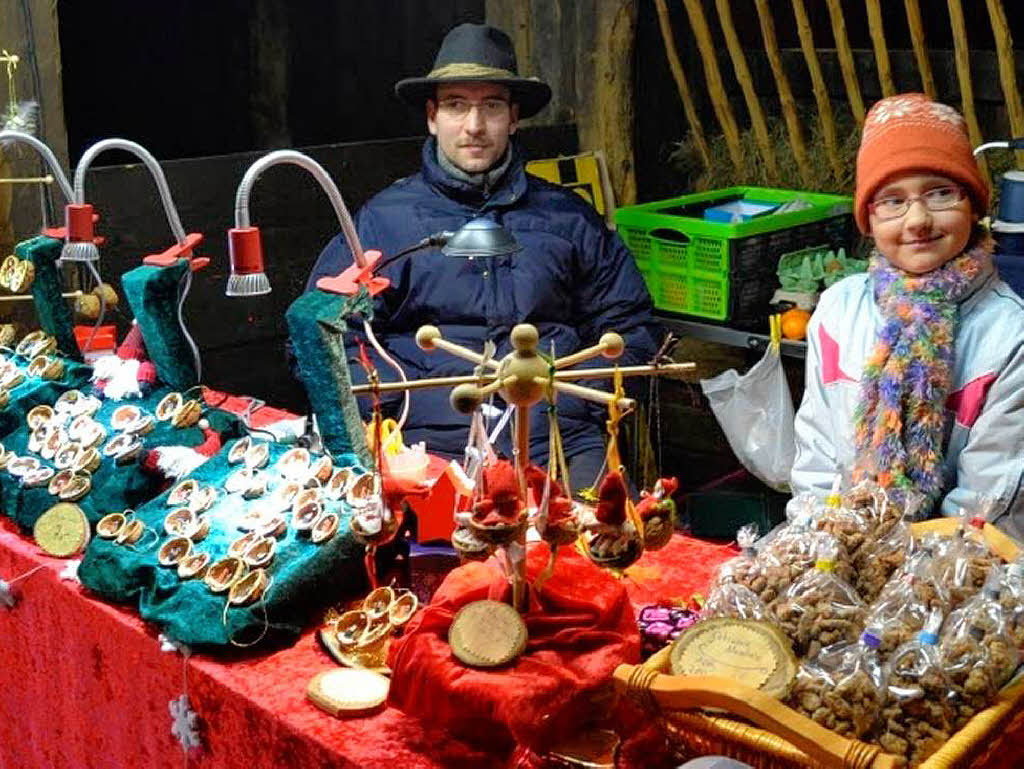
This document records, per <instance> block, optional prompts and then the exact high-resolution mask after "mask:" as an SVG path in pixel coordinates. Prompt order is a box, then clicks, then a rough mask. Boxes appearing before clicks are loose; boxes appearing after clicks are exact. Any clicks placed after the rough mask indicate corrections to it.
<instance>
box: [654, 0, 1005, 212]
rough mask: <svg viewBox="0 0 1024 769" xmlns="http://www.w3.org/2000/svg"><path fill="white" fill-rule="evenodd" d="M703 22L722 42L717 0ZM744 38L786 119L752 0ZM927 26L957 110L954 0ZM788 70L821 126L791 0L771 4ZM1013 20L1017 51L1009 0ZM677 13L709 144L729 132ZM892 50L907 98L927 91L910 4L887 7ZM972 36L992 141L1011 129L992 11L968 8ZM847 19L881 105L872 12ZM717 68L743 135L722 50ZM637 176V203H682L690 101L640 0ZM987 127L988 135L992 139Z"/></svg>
mask: <svg viewBox="0 0 1024 769" xmlns="http://www.w3.org/2000/svg"><path fill="white" fill-rule="evenodd" d="M703 4H704V14H705V17H706V18H707V20H708V24H709V26H710V28H711V33H712V36H713V38H714V39H715V40H716V41H721V40H722V33H721V29H720V27H719V23H718V15H717V11H716V10H715V2H714V0H703ZM730 6H731V7H732V17H733V22H734V24H735V27H736V34H737V36H738V37H739V39H740V43H741V45H742V46H743V49H744V54H745V55H746V57H747V62H748V65H749V67H750V71H751V75H752V76H753V80H754V86H755V90H756V91H757V93H758V95H759V97H760V101H761V104H762V107H763V108H764V109H765V111H766V113H768V114H775V115H777V114H778V112H779V100H778V92H777V90H776V86H775V81H774V79H773V77H772V73H771V69H770V67H769V64H768V60H767V57H766V55H765V53H764V42H763V39H762V37H761V31H760V27H759V23H758V15H757V10H756V8H755V5H754V0H730ZM805 6H806V9H807V14H808V17H809V19H810V22H811V27H812V29H813V32H814V41H815V44H816V47H817V53H818V58H819V60H820V62H821V67H822V72H823V74H824V78H825V83H826V86H827V87H828V90H829V94H830V96H831V98H832V104H833V107H835V108H837V109H838V110H839V111H843V110H845V109H846V106H845V105H846V104H847V101H846V98H847V97H846V90H845V88H844V85H843V78H842V73H841V71H840V68H839V61H838V57H837V56H836V52H835V41H834V37H833V34H832V27H831V24H830V21H829V14H828V8H827V6H826V4H825V2H824V0H806V2H805ZM920 6H921V17H922V23H923V25H924V30H925V39H926V41H927V44H928V47H929V51H930V59H931V63H932V71H933V74H934V77H935V85H936V89H937V91H938V93H937V98H939V99H940V100H941V101H945V102H948V103H950V104H953V105H958V104H959V102H960V88H959V82H958V80H957V74H956V66H955V64H954V61H953V37H952V30H951V27H950V24H949V11H948V6H947V3H946V0H920ZM771 8H772V14H773V18H774V20H775V27H776V33H777V35H778V42H779V46H780V48H781V49H782V60H783V66H784V68H785V70H786V74H787V75H788V77H789V78H790V83H791V85H792V88H793V93H794V96H795V98H796V100H797V103H798V106H799V107H801V108H803V109H805V110H806V111H807V114H808V118H807V119H808V120H817V118H816V114H817V109H816V107H815V103H814V98H813V95H812V91H811V83H810V76H809V74H808V72H807V65H806V63H805V61H804V58H803V54H802V53H801V52H800V47H799V46H800V43H799V39H798V36H797V31H796V22H795V20H794V17H793V9H792V4H791V3H790V2H789V0H780V2H773V3H771ZM1003 8H1004V9H1005V11H1006V16H1007V21H1008V23H1009V26H1010V29H1011V31H1012V33H1013V36H1014V43H1015V45H1016V46H1017V48H1018V49H1019V48H1020V46H1021V45H1022V43H1024V3H1022V2H1013V1H1011V0H1004V2H1003ZM668 9H669V15H670V17H671V20H672V27H673V30H674V32H675V42H676V48H677V49H678V52H679V56H680V59H681V60H682V64H683V69H684V70H685V72H686V75H687V78H688V80H689V83H690V86H691V89H692V90H693V92H694V98H695V101H696V106H697V110H698V113H699V115H700V118H701V122H702V124H703V126H704V130H705V132H706V133H707V134H708V135H709V136H713V135H717V134H720V133H721V130H720V129H719V127H718V123H717V122H716V121H715V117H714V113H713V111H712V109H711V104H710V100H709V98H708V94H707V86H706V84H705V82H704V74H703V72H704V70H703V65H702V63H701V60H700V54H699V51H698V50H697V44H696V41H695V38H694V36H693V32H692V30H691V28H690V23H689V20H688V17H687V14H686V11H685V9H684V7H683V4H682V3H681V2H669V3H668ZM881 9H882V15H883V25H884V28H885V37H886V43H887V45H888V48H889V55H890V59H891V62H892V69H893V78H894V81H895V85H896V88H897V89H898V90H900V91H920V90H921V89H922V85H921V80H920V76H919V75H918V72H917V64H916V62H915V60H914V54H913V49H912V45H911V41H910V32H909V29H908V27H907V17H906V11H905V9H904V5H903V3H902V2H898V1H897V0H892V1H891V2H883V3H881ZM964 10H965V22H966V26H967V30H966V31H967V38H968V42H969V44H970V48H971V83H972V85H973V87H974V98H975V106H976V108H977V112H978V121H979V123H980V125H981V127H982V131H983V132H986V133H987V135H988V136H991V137H993V138H996V137H1000V136H1002V135H1004V134H1005V132H1006V131H1008V128H1009V126H1008V121H1007V117H1006V109H1005V105H1004V103H1003V93H1002V90H1001V86H1000V82H999V70H998V61H997V58H996V52H995V41H994V39H993V37H992V28H991V25H990V22H989V17H988V12H987V11H986V10H985V4H984V3H983V2H981V0H977V2H966V3H964ZM843 14H844V17H845V19H846V31H847V35H848V37H849V41H850V45H851V47H852V48H853V49H854V60H855V62H856V66H857V72H858V74H859V80H860V84H861V93H862V95H863V98H864V101H865V104H866V105H870V104H871V103H872V102H874V101H876V100H877V99H879V98H881V96H882V93H881V86H880V84H879V82H878V74H877V69H876V64H875V57H874V52H873V50H872V46H871V37H870V34H869V32H868V23H867V12H866V10H865V4H864V3H863V2H862V1H861V0H858V1H857V2H844V3H843ZM718 60H719V69H720V71H721V73H722V80H723V83H724V86H725V92H726V93H727V94H728V95H729V99H730V104H731V106H732V109H733V111H734V113H735V115H736V119H737V121H738V122H739V123H740V127H741V128H745V127H747V126H749V125H750V121H749V117H748V115H747V108H746V105H745V104H744V101H743V98H742V92H741V90H740V87H739V84H738V83H737V81H736V78H735V74H734V71H733V66H732V62H731V60H730V59H729V55H728V52H727V51H726V49H725V46H724V45H723V46H722V47H721V49H720V50H719V52H718ZM635 67H636V81H635V82H636V85H635V98H636V133H635V136H636V169H637V170H636V173H637V190H638V194H637V197H638V199H639V200H641V201H649V200H658V199H661V198H666V197H674V196H677V195H680V194H683V193H684V192H686V191H687V184H688V181H689V180H688V179H686V178H685V177H683V176H681V175H680V174H679V173H678V172H677V171H676V170H675V169H674V168H672V167H671V165H670V164H669V162H668V156H669V154H670V153H671V151H672V150H673V148H674V144H675V143H676V142H678V141H680V140H681V139H683V137H684V136H685V135H686V133H687V131H688V126H687V124H686V119H685V117H684V115H683V107H682V103H681V101H680V99H679V94H678V91H677V90H676V86H675V83H674V81H673V79H672V73H671V72H670V70H669V67H668V62H667V60H666V58H665V46H664V43H663V41H662V37H661V32H660V31H659V28H658V17H657V13H656V12H655V7H654V3H653V2H651V1H650V0H641V2H640V3H639V13H638V18H637V33H636V63H635ZM1016 69H1017V80H1018V82H1024V51H1020V50H1018V52H1017V62H1016ZM986 129H987V131H986Z"/></svg>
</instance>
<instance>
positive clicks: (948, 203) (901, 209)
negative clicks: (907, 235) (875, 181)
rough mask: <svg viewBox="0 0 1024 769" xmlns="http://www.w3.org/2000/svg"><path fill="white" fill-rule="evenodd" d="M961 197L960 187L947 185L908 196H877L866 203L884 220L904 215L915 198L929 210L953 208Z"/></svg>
mask: <svg viewBox="0 0 1024 769" xmlns="http://www.w3.org/2000/svg"><path fill="white" fill-rule="evenodd" d="M963 199H964V191H963V188H962V187H958V186H957V185H948V186H945V187H935V188H934V189H931V190H928V191H927V192H923V193H921V194H920V195H910V196H908V197H900V196H898V195H892V196H889V197H886V198H879V199H878V200H873V201H871V203H869V204H868V208H869V209H870V210H871V213H873V214H874V215H875V216H877V217H878V218H879V219H881V220H883V221H885V220H886V219H899V218H900V217H901V216H905V215H906V213H907V211H909V210H910V205H911V204H912V203H913V202H914V201H915V200H920V201H921V202H922V203H924V207H925V208H927V209H928V210H929V211H945V210H946V209H949V208H953V207H954V206H955V205H956V204H957V203H959V202H960V201H961V200H963Z"/></svg>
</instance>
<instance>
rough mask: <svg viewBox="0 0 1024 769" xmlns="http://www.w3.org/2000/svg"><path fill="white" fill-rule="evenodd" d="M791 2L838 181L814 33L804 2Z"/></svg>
mask: <svg viewBox="0 0 1024 769" xmlns="http://www.w3.org/2000/svg"><path fill="white" fill-rule="evenodd" d="M792 2H793V15H794V16H796V30H797V34H798V35H799V36H800V50H801V51H803V54H804V61H806V62H807V69H808V71H809V72H810V74H811V85H812V87H813V90H814V101H815V102H816V103H817V105H818V115H819V116H820V118H821V135H822V139H824V141H825V151H826V152H827V153H828V159H829V162H830V163H831V164H832V174H833V176H835V178H836V181H838V180H840V179H842V178H843V164H842V163H841V162H840V161H839V148H838V146H837V143H836V121H835V118H833V116H832V100H831V99H830V98H829V95H828V89H827V88H826V87H825V78H824V77H823V76H822V74H821V64H820V62H819V61H818V53H817V51H816V50H815V49H814V32H813V30H812V29H811V21H810V19H808V18H807V9H806V8H805V7H804V0H792Z"/></svg>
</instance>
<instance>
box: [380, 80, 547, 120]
mask: <svg viewBox="0 0 1024 769" xmlns="http://www.w3.org/2000/svg"><path fill="white" fill-rule="evenodd" d="M445 83H497V84H498V85H503V86H505V87H506V88H508V89H509V91H511V92H512V100H513V101H514V102H515V103H516V104H518V105H519V117H520V119H525V118H528V117H533V116H534V115H536V114H537V113H538V112H540V111H541V110H542V109H544V107H546V106H547V103H548V102H549V101H551V87H550V86H549V85H548V84H547V83H545V82H543V81H541V80H535V79H533V78H528V77H480V76H479V75H477V76H466V77H410V78H406V79H405V80H399V81H398V82H397V83H395V94H396V95H397V96H398V98H399V99H401V100H402V101H404V102H405V103H406V104H408V105H409V106H412V107H422V106H423V105H424V104H425V103H426V101H427V99H433V98H434V94H435V92H436V91H435V89H436V88H437V87H438V86H439V85H444V84H445Z"/></svg>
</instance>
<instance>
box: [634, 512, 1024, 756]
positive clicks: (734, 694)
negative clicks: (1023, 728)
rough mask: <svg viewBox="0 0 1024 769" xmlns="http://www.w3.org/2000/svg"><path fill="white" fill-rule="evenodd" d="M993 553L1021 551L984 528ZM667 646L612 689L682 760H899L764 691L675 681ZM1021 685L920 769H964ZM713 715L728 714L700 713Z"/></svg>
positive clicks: (1013, 706)
mask: <svg viewBox="0 0 1024 769" xmlns="http://www.w3.org/2000/svg"><path fill="white" fill-rule="evenodd" d="M956 526H957V521H956V520H954V519H940V520H937V521H927V522H924V523H919V524H914V530H915V534H922V533H924V532H927V531H936V532H939V533H943V534H952V533H953V531H954V530H955V529H956ZM984 534H985V539H986V541H987V542H988V544H989V546H990V547H991V549H992V551H993V552H995V553H997V554H998V555H999V556H1000V557H1002V558H1003V559H1004V560H1007V561H1009V560H1012V559H1013V558H1015V557H1016V555H1017V553H1018V552H1019V547H1018V545H1017V544H1016V543H1015V542H1013V540H1011V539H1010V538H1009V537H1007V536H1006V535H1005V534H1003V533H1002V532H1000V531H999V530H998V529H996V528H995V527H993V526H991V525H986V526H985V529H984ZM668 672H669V649H668V648H667V647H666V648H665V649H662V650H661V651H660V652H658V653H657V654H655V655H654V656H653V657H651V658H650V659H649V660H648V661H647V662H646V663H644V664H643V665H620V666H619V668H618V670H616V671H615V685H616V688H617V689H618V690H619V691H620V692H623V693H625V694H626V695H627V696H628V697H630V698H631V699H633V700H635V701H636V702H637V703H639V704H640V706H641V707H643V708H644V710H646V711H647V712H648V713H650V714H651V715H652V716H654V717H655V718H656V719H657V721H658V722H659V723H660V724H661V726H662V728H663V730H664V731H665V734H666V736H667V737H668V740H669V743H670V744H671V745H672V746H673V748H674V749H675V750H676V752H677V753H678V754H679V757H680V758H688V757H692V756H694V755H705V754H711V753H714V754H720V755H726V756H730V757H732V758H736V759H738V760H741V761H746V762H747V763H749V764H751V765H752V766H755V767H758V768H759V769H811V768H817V767H836V769H869V767H870V769H890V768H891V767H896V766H899V765H900V763H899V762H900V761H901V759H899V758H897V757H896V756H893V755H890V754H888V753H884V752H882V751H881V749H880V748H879V747H878V746H877V745H869V744H867V743H864V742H860V741H858V740H851V739H847V738H845V737H842V736H840V735H838V734H836V733H835V732H832V731H830V730H828V729H826V728H824V727H823V726H821V725H819V724H817V723H815V722H814V721H812V720H811V719H809V718H807V717H806V716H804V715H802V714H801V713H798V712H796V711H795V710H792V709H791V708H788V707H786V706H785V705H784V704H782V703H781V702H779V701H778V700H776V699H774V698H773V697H770V696H768V695H766V694H763V693H762V692H760V691H758V690H756V689H751V688H750V687H747V686H743V685H741V684H738V683H736V682H734V681H731V680H729V679H725V678H717V677H714V676H674V675H668ZM1022 707H1024V679H1020V678H1018V679H1017V680H1016V681H1015V682H1014V683H1012V684H1010V685H1008V686H1006V687H1005V688H1004V689H1003V690H1002V691H1001V692H1000V693H999V696H998V697H997V699H996V701H995V702H994V703H993V704H992V705H991V706H989V707H988V708H987V709H985V710H983V711H982V712H980V713H978V714H977V715H975V716H974V718H972V719H971V720H970V721H969V722H968V723H967V724H966V725H965V726H964V727H963V728H962V729H961V730H960V731H959V732H957V733H956V734H954V735H953V736H952V737H951V738H950V739H949V741H948V742H947V743H946V744H945V745H943V746H942V748H940V749H939V750H938V751H937V752H935V753H934V754H932V756H931V757H930V758H928V760H927V761H925V762H924V763H923V764H921V765H920V769H966V767H968V766H969V765H970V763H971V761H972V760H973V759H974V758H975V757H977V756H978V755H979V754H980V753H981V752H982V751H984V750H986V749H988V748H989V747H991V746H990V744H989V741H990V739H992V738H993V737H995V736H996V735H997V734H998V732H999V730H1000V728H1001V727H1002V726H1004V725H1005V724H1006V723H1007V722H1008V721H1009V720H1010V719H1011V718H1012V717H1013V716H1014V715H1016V714H1017V713H1018V712H1019V711H1020V710H1021V708H1022ZM702 708H714V709H715V710H717V711H724V713H725V715H714V714H712V713H709V712H707V711H706V710H702ZM1021 750H1022V756H1021V764H1022V765H1024V746H1021Z"/></svg>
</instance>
